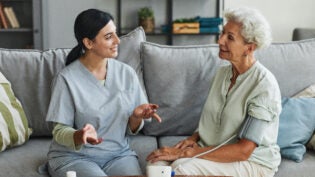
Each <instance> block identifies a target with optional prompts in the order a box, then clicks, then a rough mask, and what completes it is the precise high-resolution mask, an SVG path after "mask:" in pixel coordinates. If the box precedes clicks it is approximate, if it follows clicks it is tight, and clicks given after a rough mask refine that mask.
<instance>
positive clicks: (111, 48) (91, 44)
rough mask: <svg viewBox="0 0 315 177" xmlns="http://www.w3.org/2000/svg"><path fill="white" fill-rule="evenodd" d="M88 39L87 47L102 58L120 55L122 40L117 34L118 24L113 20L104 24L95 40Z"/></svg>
mask: <svg viewBox="0 0 315 177" xmlns="http://www.w3.org/2000/svg"><path fill="white" fill-rule="evenodd" d="M84 40H86V41H85V42H84V43H85V44H86V45H85V46H86V48H87V49H88V50H89V52H90V53H93V54H94V55H96V56H98V57H100V58H115V57H117V55H118V44H119V43H120V40H119V38H118V36H117V34H116V26H115V24H114V22H113V21H112V20H111V21H109V22H108V23H107V25H106V26H104V27H103V28H102V29H101V30H100V31H99V32H98V34H97V35H96V37H95V38H94V39H93V40H89V39H88V38H85V39H84Z"/></svg>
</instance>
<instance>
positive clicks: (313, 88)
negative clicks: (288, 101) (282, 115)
mask: <svg viewBox="0 0 315 177" xmlns="http://www.w3.org/2000/svg"><path fill="white" fill-rule="evenodd" d="M294 97H296V98H299V97H308V98H315V84H312V85H310V86H309V87H307V88H306V89H304V90H302V91H301V92H299V93H298V94H296V95H294ZM306 147H307V148H309V149H313V150H315V134H313V136H312V138H311V140H310V141H309V142H308V143H307V145H306Z"/></svg>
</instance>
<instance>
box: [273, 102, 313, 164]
mask: <svg viewBox="0 0 315 177" xmlns="http://www.w3.org/2000/svg"><path fill="white" fill-rule="evenodd" d="M314 108H315V98H283V100H282V112H281V114H280V123H279V134H278V145H279V146H280V152H281V155H282V156H283V157H285V158H288V159H291V160H294V161H296V162H301V161H302V160H303V156H304V154H305V152H306V148H305V144H306V143H307V142H308V141H309V139H310V138H311V136H312V134H313V132H314V129H315V109H314Z"/></svg>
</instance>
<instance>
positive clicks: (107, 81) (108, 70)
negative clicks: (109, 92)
mask: <svg viewBox="0 0 315 177" xmlns="http://www.w3.org/2000/svg"><path fill="white" fill-rule="evenodd" d="M78 62H79V67H80V69H81V71H82V72H83V74H84V75H86V76H87V77H89V80H90V81H91V82H92V83H93V84H95V85H97V87H99V88H101V89H104V88H105V87H106V88H107V87H108V85H110V81H111V78H112V76H111V75H112V74H111V73H112V72H111V62H112V61H111V59H107V68H106V79H105V85H101V84H100V83H99V80H98V79H97V78H96V77H95V76H94V75H93V74H92V73H91V72H90V71H89V70H88V69H87V68H86V67H85V66H84V65H83V63H81V62H80V61H79V60H78Z"/></svg>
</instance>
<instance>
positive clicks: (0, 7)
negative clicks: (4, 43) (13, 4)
mask: <svg viewBox="0 0 315 177" xmlns="http://www.w3.org/2000/svg"><path fill="white" fill-rule="evenodd" d="M3 8H4V6H3V5H2V3H1V2H0V21H1V24H2V26H3V28H4V29H7V28H9V26H8V22H7V19H6V16H5V15H4V12H3Z"/></svg>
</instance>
